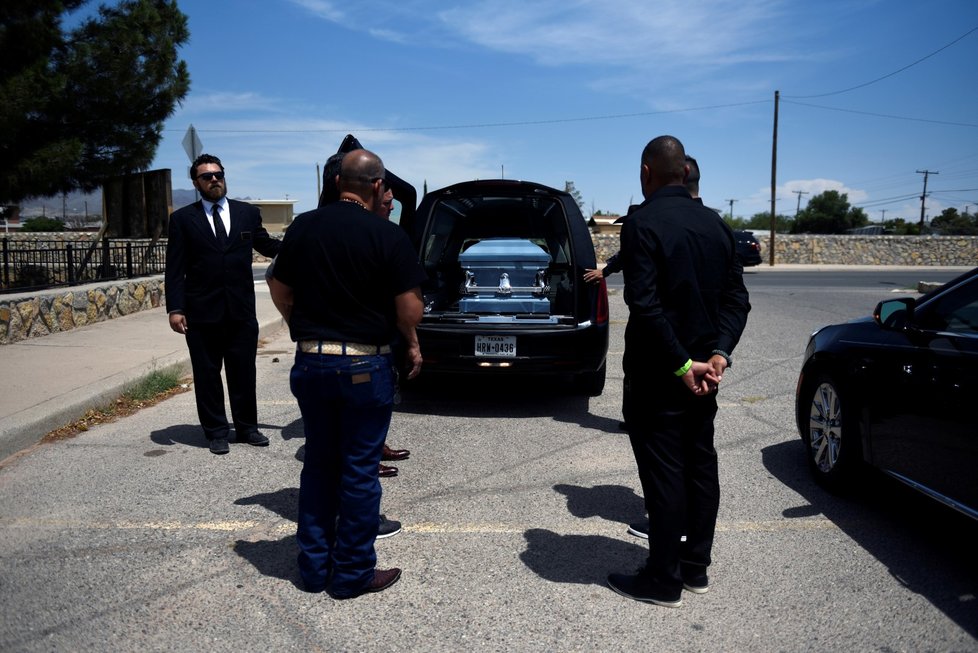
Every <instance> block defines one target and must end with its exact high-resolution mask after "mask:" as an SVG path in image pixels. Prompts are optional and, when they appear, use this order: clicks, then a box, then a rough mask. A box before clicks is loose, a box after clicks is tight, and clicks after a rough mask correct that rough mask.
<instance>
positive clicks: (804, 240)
mask: <svg viewBox="0 0 978 653" xmlns="http://www.w3.org/2000/svg"><path fill="white" fill-rule="evenodd" d="M754 235H755V236H756V237H757V240H759V241H760V243H761V259H762V260H763V262H764V265H767V264H768V262H769V261H770V258H769V257H770V254H769V252H770V242H771V238H770V233H769V232H761V231H755V232H754ZM591 237H592V240H594V246H595V250H596V252H597V255H598V261H601V262H604V261H607V260H608V257H610V256H611V255H612V254H614V253H615V252H617V251H618V247H619V240H618V234H592V236H591ZM774 263H775V265H777V264H782V265H790V264H814V265H920V266H932V265H952V266H967V267H973V266H976V265H978V236H823V235H811V234H797V235H796V234H776V235H775V237H774Z"/></svg>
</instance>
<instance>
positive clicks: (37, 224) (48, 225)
mask: <svg viewBox="0 0 978 653" xmlns="http://www.w3.org/2000/svg"><path fill="white" fill-rule="evenodd" d="M20 230H21V231H64V230H65V223H64V222H62V221H61V220H58V219H57V218H49V217H47V216H44V215H39V216H37V217H36V218H27V219H26V220H24V222H22V223H21V225H20Z"/></svg>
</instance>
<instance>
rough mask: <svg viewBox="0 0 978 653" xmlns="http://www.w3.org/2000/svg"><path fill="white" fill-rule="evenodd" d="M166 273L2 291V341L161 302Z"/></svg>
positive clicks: (158, 304) (133, 311)
mask: <svg viewBox="0 0 978 653" xmlns="http://www.w3.org/2000/svg"><path fill="white" fill-rule="evenodd" d="M163 292H164V284H163V275H157V276H153V277H145V278H143V279H127V280H124V281H115V282H100V283H96V284H87V285H83V286H72V287H70V288H57V289H51V290H45V291H41V292H38V293H18V294H13V295H0V345H6V344H10V343H12V342H18V341H20V340H25V339H27V338H35V337H38V336H46V335H49V334H51V333H57V332H59V331H70V330H71V329H74V328H75V327H80V326H85V325H86V324H93V323H95V322H103V321H105V320H111V319H112V318H116V317H121V316H123V315H129V314H131V313H135V312H137V311H142V310H145V309H148V308H156V307H158V306H161V305H162V304H163V303H164V301H163V296H164V295H163Z"/></svg>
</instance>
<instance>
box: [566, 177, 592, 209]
mask: <svg viewBox="0 0 978 653" xmlns="http://www.w3.org/2000/svg"><path fill="white" fill-rule="evenodd" d="M564 191H566V192H568V193H570V196H571V197H573V198H574V201H575V202H577V205H578V206H579V207H581V213H582V214H584V215H585V217H587V212H586V211H585V210H584V197H583V196H582V195H581V191H579V190H577V188H575V187H574V182H573V181H565V182H564Z"/></svg>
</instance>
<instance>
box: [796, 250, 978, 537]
mask: <svg viewBox="0 0 978 653" xmlns="http://www.w3.org/2000/svg"><path fill="white" fill-rule="evenodd" d="M976 370H978V268H975V269H974V270H972V271H970V272H967V273H965V274H963V275H961V276H960V277H957V278H956V279H953V280H952V281H949V282H948V283H947V284H945V285H944V286H942V287H941V288H939V289H937V290H935V291H932V292H930V293H928V294H926V295H924V296H922V297H920V298H917V299H914V298H900V299H890V300H886V301H883V302H880V303H879V305H878V306H877V307H876V310H875V311H874V313H873V316H872V317H866V318H862V319H859V320H855V321H853V322H849V323H846V324H836V325H832V326H827V327H823V328H821V329H819V330H818V331H816V332H815V333H814V334H812V336H811V339H810V340H809V342H808V347H807V349H806V351H805V362H804V365H803V367H802V372H801V375H800V376H799V379H798V385H797V389H796V393H795V412H796V420H797V424H798V430H799V432H800V434H801V439H802V441H803V442H804V444H805V449H806V452H807V458H808V463H809V467H810V468H811V470H812V472H813V474H814V476H815V478H816V480H817V481H818V482H819V483H820V484H821V485H823V486H824V487H826V488H828V489H830V490H833V491H838V490H843V489H847V488H849V487H851V486H852V485H853V484H854V482H857V481H858V480H859V479H860V468H861V466H862V465H864V464H866V463H868V464H870V465H872V466H874V467H876V468H878V469H880V470H882V471H884V472H885V473H887V474H889V475H890V476H893V477H894V478H896V479H898V480H900V481H902V482H904V483H906V484H907V485H909V486H911V487H913V488H915V489H917V490H919V491H921V492H923V493H924V494H926V495H928V496H930V497H932V498H934V499H937V500H938V501H941V502H942V503H944V504H946V505H948V506H951V507H952V508H955V509H957V510H960V511H961V512H963V513H964V514H966V515H968V516H970V517H972V518H975V519H978V481H976V480H975V472H976V470H978V419H976V412H975V406H973V405H972V402H976V403H978V373H976Z"/></svg>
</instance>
